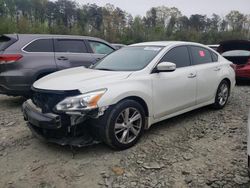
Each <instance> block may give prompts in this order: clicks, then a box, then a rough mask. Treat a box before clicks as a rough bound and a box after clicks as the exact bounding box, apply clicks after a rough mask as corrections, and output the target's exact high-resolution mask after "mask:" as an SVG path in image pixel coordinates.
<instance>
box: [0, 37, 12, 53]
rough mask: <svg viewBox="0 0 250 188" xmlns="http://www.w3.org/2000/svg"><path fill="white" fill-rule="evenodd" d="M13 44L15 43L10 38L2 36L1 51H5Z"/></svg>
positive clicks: (0, 38) (0, 41) (0, 40)
mask: <svg viewBox="0 0 250 188" xmlns="http://www.w3.org/2000/svg"><path fill="white" fill-rule="evenodd" d="M13 43H14V41H13V40H11V38H9V37H7V36H0V51H3V50H5V49H6V48H8V47H9V46H10V45H11V44H13Z"/></svg>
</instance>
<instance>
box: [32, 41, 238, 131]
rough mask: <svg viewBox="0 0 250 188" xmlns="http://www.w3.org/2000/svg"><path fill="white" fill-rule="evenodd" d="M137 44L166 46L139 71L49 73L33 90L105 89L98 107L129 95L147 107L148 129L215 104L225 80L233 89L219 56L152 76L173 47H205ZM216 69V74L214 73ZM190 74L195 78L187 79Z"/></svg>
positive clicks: (227, 68)
mask: <svg viewBox="0 0 250 188" xmlns="http://www.w3.org/2000/svg"><path fill="white" fill-rule="evenodd" d="M136 45H138V46H142V45H145V46H150V45H153V46H165V47H164V49H163V50H162V51H161V52H159V54H158V55H157V56H156V57H155V58H154V59H153V60H152V61H151V62H150V63H149V64H148V66H147V67H145V68H144V69H143V70H140V71H135V72H116V71H100V70H92V69H86V68H83V67H78V68H72V69H67V70H63V71H59V72H56V73H53V74H50V75H48V76H46V77H44V78H42V79H40V80H38V81H36V82H35V83H34V85H33V87H35V88H38V89H45V90H79V91H80V92H81V93H87V92H91V91H95V90H99V89H104V88H106V89H107V91H106V93H105V94H104V95H103V96H102V97H101V99H100V100H99V101H98V106H99V107H102V106H110V105H114V104H116V103H118V102H119V101H120V100H122V99H124V98H127V97H131V96H136V97H140V98H141V99H143V100H144V101H145V103H146V104H147V107H148V111H149V117H148V126H147V127H150V126H151V125H152V124H153V123H156V122H159V121H162V120H164V119H167V118H170V117H173V116H176V115H179V114H182V113H185V112H187V111H191V110H193V109H196V108H199V107H202V106H206V105H209V104H212V103H214V99H215V95H216V91H217V88H218V85H219V83H220V82H221V81H222V80H223V79H225V78H226V79H229V80H230V82H231V91H232V90H233V88H234V86H235V73H234V70H233V69H232V68H231V67H230V64H231V62H229V61H228V60H226V59H224V58H223V57H222V56H220V55H219V54H218V53H217V54H218V56H219V60H218V61H219V62H213V63H208V64H204V65H196V66H189V67H183V68H177V69H176V70H175V71H174V72H162V73H151V72H152V69H153V68H154V67H155V66H156V65H157V63H158V61H159V60H160V59H161V57H163V55H164V54H165V53H167V52H168V51H169V50H170V49H172V48H173V47H176V46H180V45H196V46H201V47H203V48H207V47H206V46H204V45H200V44H196V43H189V42H174V41H173V42H149V43H140V44H135V45H133V46H136ZM207 49H209V48H207ZM209 50H211V49H209ZM215 53H216V52H215ZM218 67H219V68H220V70H219V71H218V70H216V68H218ZM191 73H192V74H195V75H196V76H195V77H193V78H189V74H191Z"/></svg>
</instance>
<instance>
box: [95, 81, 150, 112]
mask: <svg viewBox="0 0 250 188" xmlns="http://www.w3.org/2000/svg"><path fill="white" fill-rule="evenodd" d="M128 97H139V98H141V99H142V100H144V101H145V103H146V104H147V107H148V111H149V116H151V114H152V102H153V99H152V83H151V81H150V82H149V81H147V82H146V81H134V80H133V81H128V80H127V81H126V82H122V83H117V84H112V86H109V87H107V92H106V93H105V94H104V95H103V96H102V97H101V99H100V100H99V102H98V106H99V107H103V106H109V105H115V104H117V103H118V102H119V101H121V100H123V99H125V98H128Z"/></svg>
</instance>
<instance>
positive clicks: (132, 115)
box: [114, 107, 142, 144]
mask: <svg viewBox="0 0 250 188" xmlns="http://www.w3.org/2000/svg"><path fill="white" fill-rule="evenodd" d="M141 129H142V115H141V113H140V112H139V111H138V110H137V109H135V108H132V107H129V108H126V109H124V110H123V111H122V112H121V113H120V114H119V115H118V117H117V119H116V121H115V126H114V132H115V137H116V139H117V140H118V141H119V142H120V143H121V144H128V143H131V142H133V141H134V140H135V139H136V138H137V137H138V135H139V133H140V131H141Z"/></svg>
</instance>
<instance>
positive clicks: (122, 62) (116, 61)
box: [93, 46, 162, 71]
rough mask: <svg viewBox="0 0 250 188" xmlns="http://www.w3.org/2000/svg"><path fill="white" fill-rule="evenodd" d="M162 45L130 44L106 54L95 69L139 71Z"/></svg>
mask: <svg viewBox="0 0 250 188" xmlns="http://www.w3.org/2000/svg"><path fill="white" fill-rule="evenodd" d="M161 49H162V47H152V46H129V47H124V48H121V49H120V50H117V51H115V52H114V53H112V54H110V55H108V56H106V57H105V58H104V59H102V60H101V61H100V62H99V63H98V64H96V65H95V66H94V67H93V68H94V69H101V70H113V71H137V70H141V69H143V68H144V67H146V66H147V65H148V64H149V63H150V62H151V61H152V59H153V58H154V57H155V56H156V55H157V54H158V53H159V52H160V51H161Z"/></svg>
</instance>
